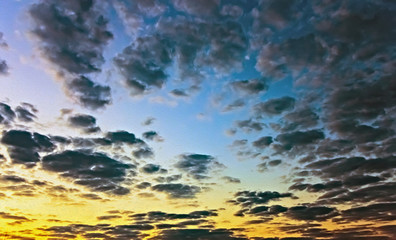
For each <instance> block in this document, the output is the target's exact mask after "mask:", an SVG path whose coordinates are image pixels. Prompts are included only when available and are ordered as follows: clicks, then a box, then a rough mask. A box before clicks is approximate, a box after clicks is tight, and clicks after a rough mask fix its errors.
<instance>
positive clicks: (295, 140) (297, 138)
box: [275, 130, 325, 150]
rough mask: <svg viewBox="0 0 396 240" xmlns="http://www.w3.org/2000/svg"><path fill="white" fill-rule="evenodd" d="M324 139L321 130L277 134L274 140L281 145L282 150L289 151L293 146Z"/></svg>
mask: <svg viewBox="0 0 396 240" xmlns="http://www.w3.org/2000/svg"><path fill="white" fill-rule="evenodd" d="M324 137H325V135H324V133H323V132H322V131H321V130H309V131H306V132H302V131H296V132H290V133H283V134H279V135H278V136H277V137H276V138H275V140H276V141H278V142H279V143H281V144H282V148H283V149H284V150H290V149H292V148H293V147H295V146H301V145H307V144H313V143H316V142H317V141H319V140H322V139H324Z"/></svg>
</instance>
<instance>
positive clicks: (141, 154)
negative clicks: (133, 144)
mask: <svg viewBox="0 0 396 240" xmlns="http://www.w3.org/2000/svg"><path fill="white" fill-rule="evenodd" d="M132 155H133V156H134V157H135V158H139V159H140V158H150V157H152V156H154V152H153V150H152V149H151V148H149V147H143V148H140V149H138V150H135V151H133V152H132Z"/></svg>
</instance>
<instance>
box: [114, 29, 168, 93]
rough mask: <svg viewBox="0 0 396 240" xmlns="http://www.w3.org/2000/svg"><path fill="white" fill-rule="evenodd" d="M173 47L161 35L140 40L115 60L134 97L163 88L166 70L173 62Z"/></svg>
mask: <svg viewBox="0 0 396 240" xmlns="http://www.w3.org/2000/svg"><path fill="white" fill-rule="evenodd" d="M172 48H173V46H172V45H171V43H170V40H168V39H166V38H164V37H161V36H159V35H154V36H148V37H144V38H138V39H136V41H134V43H133V44H131V45H130V46H128V47H127V48H125V49H124V51H123V52H122V53H120V54H119V55H117V56H116V57H115V58H114V64H115V65H116V67H117V68H118V70H119V71H120V73H121V75H122V76H123V78H124V84H125V85H126V87H128V88H130V90H131V94H132V95H141V94H145V93H147V92H148V91H150V90H151V89H152V88H161V87H162V86H163V85H164V83H165V81H166V79H167V73H166V72H165V69H166V68H167V67H168V66H170V64H171V62H172V54H173V49H172Z"/></svg>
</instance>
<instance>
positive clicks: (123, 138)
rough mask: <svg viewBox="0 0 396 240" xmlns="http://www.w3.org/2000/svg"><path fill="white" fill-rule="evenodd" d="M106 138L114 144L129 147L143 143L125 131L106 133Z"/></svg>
mask: <svg viewBox="0 0 396 240" xmlns="http://www.w3.org/2000/svg"><path fill="white" fill-rule="evenodd" d="M106 138H107V139H109V140H110V141H112V142H113V143H115V144H121V143H126V144H130V145H134V144H143V143H144V142H143V141H142V140H141V139H139V138H136V137H135V134H133V133H130V132H127V131H116V132H108V133H107V134H106Z"/></svg>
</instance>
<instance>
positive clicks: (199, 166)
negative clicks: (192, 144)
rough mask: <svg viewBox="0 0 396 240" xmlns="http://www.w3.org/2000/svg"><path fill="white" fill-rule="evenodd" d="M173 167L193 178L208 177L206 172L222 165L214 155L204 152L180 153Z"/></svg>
mask: <svg viewBox="0 0 396 240" xmlns="http://www.w3.org/2000/svg"><path fill="white" fill-rule="evenodd" d="M175 167H176V168H178V169H180V170H182V171H184V172H186V173H188V174H189V175H191V176H192V177H193V178H195V179H198V180H199V179H204V178H208V176H207V174H208V173H209V171H210V170H211V169H213V168H219V167H224V165H223V164H221V163H219V162H218V161H216V160H215V158H214V157H212V156H210V155H204V154H182V155H180V156H179V161H178V162H177V163H176V164H175Z"/></svg>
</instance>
